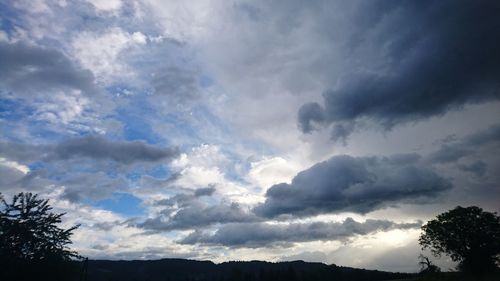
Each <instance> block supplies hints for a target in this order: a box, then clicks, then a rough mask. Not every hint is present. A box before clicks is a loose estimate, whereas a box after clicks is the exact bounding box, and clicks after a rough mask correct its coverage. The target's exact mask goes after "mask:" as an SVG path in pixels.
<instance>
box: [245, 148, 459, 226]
mask: <svg viewBox="0 0 500 281" xmlns="http://www.w3.org/2000/svg"><path fill="white" fill-rule="evenodd" d="M419 159H420V158H419V156H418V155H416V154H407V155H397V156H393V157H381V158H379V157H351V156H347V155H344V156H334V157H332V158H330V159H329V160H327V161H325V162H321V163H318V164H316V165H314V166H312V167H311V168H309V169H307V170H305V171H302V172H300V173H298V174H297V175H296V176H295V177H294V178H293V180H292V182H291V184H287V183H281V184H276V185H274V186H272V187H271V188H270V189H268V191H267V193H266V201H265V202H264V203H262V204H260V205H258V206H257V207H256V208H255V209H254V212H255V213H256V214H258V215H260V216H263V217H269V218H272V217H277V216H280V215H294V216H309V215H315V214H321V213H332V212H342V211H352V212H357V213H367V212H370V211H373V210H376V209H379V208H382V207H384V206H385V205H387V204H389V203H397V202H405V201H408V200H410V199H411V200H412V202H417V200H416V199H425V198H433V197H435V196H437V195H438V194H439V193H441V192H443V191H445V190H447V189H449V188H451V183H450V182H449V181H448V180H446V179H444V178H442V177H441V176H439V175H438V174H437V173H436V172H435V171H434V170H432V168H430V167H425V166H423V165H422V164H421V163H420V161H419Z"/></svg>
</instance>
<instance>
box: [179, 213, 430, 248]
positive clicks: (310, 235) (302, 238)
mask: <svg viewBox="0 0 500 281" xmlns="http://www.w3.org/2000/svg"><path fill="white" fill-rule="evenodd" d="M420 225H421V223H420V222H417V223H409V224H397V223H394V222H391V221H387V220H367V221H365V222H357V221H355V220H353V219H352V218H347V219H346V220H344V221H343V222H341V223H340V222H330V223H326V222H312V223H290V224H270V223H247V224H227V225H224V226H222V227H221V228H219V229H218V230H217V231H216V232H215V233H214V234H207V233H203V232H201V231H195V232H193V233H191V234H189V235H188V236H186V237H185V238H184V239H182V240H181V241H180V243H184V244H194V243H201V244H215V245H224V246H230V247H265V246H271V245H273V244H282V245H286V244H287V243H293V242H306V241H318V240H320V241H325V240H346V239H349V238H352V237H353V236H356V235H366V234H368V233H371V232H376V231H386V230H390V229H395V228H398V229H408V228H417V227H420Z"/></svg>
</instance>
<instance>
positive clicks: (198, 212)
mask: <svg viewBox="0 0 500 281" xmlns="http://www.w3.org/2000/svg"><path fill="white" fill-rule="evenodd" d="M171 213H173V210H172V209H170V208H167V209H166V212H165V214H163V215H162V216H158V217H155V218H150V219H147V220H146V221H145V222H143V223H140V224H139V225H138V227H141V228H144V229H147V230H152V231H170V230H176V229H190V228H198V227H202V226H208V225H212V224H216V223H230V222H252V221H257V220H258V218H257V217H256V216H255V215H254V214H252V213H250V212H247V211H245V210H244V209H242V208H241V207H240V206H239V205H238V204H236V203H232V204H224V203H222V204H219V205H214V206H206V205H204V204H202V203H201V202H199V201H192V202H190V203H189V204H186V205H185V206H182V208H180V209H179V210H178V211H177V212H176V213H175V214H174V215H173V216H170V217H169V215H170V214H171Z"/></svg>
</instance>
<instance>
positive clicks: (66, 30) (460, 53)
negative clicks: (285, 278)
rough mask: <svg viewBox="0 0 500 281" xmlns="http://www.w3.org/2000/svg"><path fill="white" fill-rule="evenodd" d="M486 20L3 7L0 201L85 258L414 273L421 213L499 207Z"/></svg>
mask: <svg viewBox="0 0 500 281" xmlns="http://www.w3.org/2000/svg"><path fill="white" fill-rule="evenodd" d="M499 13H500V3H499V2H498V1H494V0H485V1H472V0H470V1H466V0H463V1H462V0H443V1H416V0H415V1H389V0H387V1H385V0H376V1H358V0H354V1H340V0H339V1H319V0H313V1H299V0H297V1H294V0H290V1H282V0H278V1H263V0H262V1H261V0H255V1H230V0H224V1H223V0H220V1H218V0H213V1H208V0H199V1H194V0H193V1H192V0H183V1H175V0H172V1H160V0H129V1H124V0H87V1H84V0H82V1H76V0H75V1H69V0H16V1H8V0H0V192H1V193H2V194H3V196H5V197H6V198H10V197H11V196H12V195H14V194H17V193H19V192H33V193H37V194H39V196H40V197H43V198H47V199H50V204H51V205H52V206H53V207H54V211H56V212H65V213H66V215H65V216H64V222H63V226H66V227H69V226H72V225H74V224H81V226H80V227H79V228H78V229H77V230H76V231H75V232H74V235H73V237H72V240H73V245H72V247H73V248H74V249H75V250H77V251H78V252H79V253H80V254H81V255H83V256H86V257H89V258H92V259H114V260H117V259H159V258H189V259H198V260H212V261H214V262H223V261H229V260H256V259H258V260H266V261H286V260H305V261H311V262H324V263H327V264H331V263H335V264H337V265H344V266H353V267H362V268H370V269H380V270H389V271H417V270H418V269H419V265H418V258H417V257H418V255H419V254H420V253H421V249H420V246H419V245H418V237H419V235H420V227H421V226H422V224H424V223H425V222H426V221H428V220H430V219H432V218H434V217H435V216H436V215H438V214H439V213H442V212H445V211H447V210H450V209H452V208H454V207H456V206H458V205H460V206H464V207H465V206H472V205H475V206H479V207H481V208H483V209H484V210H486V211H490V212H494V211H497V212H498V211H500V205H499V204H498V202H500V175H499V174H498V171H500V158H499V157H498V154H499V152H500V49H499V48H498V46H500V35H499V33H498V31H499V30H500V17H498V14H499ZM424 253H425V254H428V255H430V254H429V253H426V252H424ZM432 260H433V261H434V262H435V263H436V264H438V265H440V266H441V267H442V268H443V270H447V269H450V268H453V267H454V266H455V265H454V264H453V263H452V262H451V261H450V260H449V258H447V257H446V256H442V257H441V258H437V257H432Z"/></svg>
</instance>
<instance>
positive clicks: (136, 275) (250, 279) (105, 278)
mask: <svg viewBox="0 0 500 281" xmlns="http://www.w3.org/2000/svg"><path fill="white" fill-rule="evenodd" d="M87 269H88V276H87V278H88V280H93V281H94V280H95V281H322V280H338V281H343V280H346V281H347V280H349V281H365V280H366V281H368V280H373V281H377V280H392V279H405V278H411V277H415V275H414V274H408V273H392V272H384V271H378V270H365V269H356V268H350V267H341V266H336V265H326V264H322V263H308V262H303V261H293V262H279V263H270V262H262V261H251V262H226V263H221V264H214V263H212V262H209V261H194V260H183V259H163V260H155V261H89V262H88V267H87Z"/></svg>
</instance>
